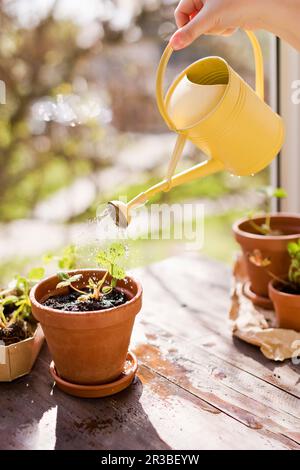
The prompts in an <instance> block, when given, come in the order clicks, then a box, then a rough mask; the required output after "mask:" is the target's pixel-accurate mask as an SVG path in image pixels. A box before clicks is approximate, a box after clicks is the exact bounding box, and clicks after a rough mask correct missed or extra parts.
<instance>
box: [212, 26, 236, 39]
mask: <svg viewBox="0 0 300 470" xmlns="http://www.w3.org/2000/svg"><path fill="white" fill-rule="evenodd" d="M236 31H237V28H227V29H225V28H212V29H211V30H210V31H208V32H207V33H206V34H207V35H208V36H225V37H226V36H232V34H234V33H235V32H236Z"/></svg>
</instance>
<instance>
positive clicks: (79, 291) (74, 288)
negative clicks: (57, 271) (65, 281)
mask: <svg viewBox="0 0 300 470" xmlns="http://www.w3.org/2000/svg"><path fill="white" fill-rule="evenodd" d="M70 287H71V289H73V290H75V291H76V292H78V294H83V295H86V292H84V291H83V290H80V289H77V287H75V286H73V284H70Z"/></svg>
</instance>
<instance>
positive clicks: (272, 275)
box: [267, 271, 291, 286]
mask: <svg viewBox="0 0 300 470" xmlns="http://www.w3.org/2000/svg"><path fill="white" fill-rule="evenodd" d="M267 273H268V274H269V276H271V277H272V278H273V279H274V280H275V281H278V282H281V284H284V285H285V286H290V285H291V283H290V282H288V281H285V280H284V279H281V278H280V277H278V276H276V275H275V274H273V273H272V272H271V271H267Z"/></svg>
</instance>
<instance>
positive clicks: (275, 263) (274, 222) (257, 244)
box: [233, 214, 300, 297]
mask: <svg viewBox="0 0 300 470" xmlns="http://www.w3.org/2000/svg"><path fill="white" fill-rule="evenodd" d="M253 221H254V222H255V223H256V224H258V225H261V224H262V223H264V221H265V217H263V216H262V217H255V218H253ZM271 227H272V229H273V230H279V231H280V232H282V233H283V235H280V236H264V235H259V234H257V233H256V232H255V229H254V228H253V227H252V226H251V224H250V221H249V219H242V220H239V221H238V222H236V223H235V224H234V225H233V232H234V235H235V239H236V241H237V242H238V243H239V244H240V246H241V248H242V251H243V254H244V258H245V262H246V266H247V272H248V276H249V279H250V282H251V290H252V292H253V293H254V294H256V295H257V296H260V297H268V295H269V292H268V284H269V282H270V281H271V277H270V276H269V274H268V271H269V272H272V273H273V274H275V275H277V276H279V277H286V275H287V273H288V269H289V265H290V258H289V255H288V252H287V246H288V244H289V243H290V242H291V241H296V240H298V239H299V238H300V216H298V215H294V214H272V215H271ZM254 250H260V251H261V253H262V256H263V257H264V258H269V259H270V261H271V264H270V265H269V266H268V267H267V268H262V267H259V266H255V265H254V264H253V263H251V262H250V260H249V255H250V254H251V253H253V251H254Z"/></svg>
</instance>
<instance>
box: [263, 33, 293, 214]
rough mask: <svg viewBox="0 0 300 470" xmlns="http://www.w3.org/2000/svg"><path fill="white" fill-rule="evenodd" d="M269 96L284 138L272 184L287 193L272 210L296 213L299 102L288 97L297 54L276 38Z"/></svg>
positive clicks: (291, 90) (274, 165) (273, 44)
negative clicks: (283, 132) (282, 128)
mask: <svg viewBox="0 0 300 470" xmlns="http://www.w3.org/2000/svg"><path fill="white" fill-rule="evenodd" d="M271 50H272V57H271V73H270V77H271V97H272V105H273V107H274V109H276V111H277V112H278V113H279V114H281V116H282V117H283V119H284V122H285V128H286V140H285V144H284V147H283V149H282V151H281V153H280V155H279V156H278V159H277V161H276V162H274V164H273V165H272V169H271V179H272V184H273V185H275V186H281V187H283V188H285V189H286V191H287V192H288V198H287V199H284V200H281V201H278V202H277V203H276V205H277V207H275V206H274V209H276V210H280V211H285V212H300V104H296V103H294V102H293V100H292V95H293V92H294V90H293V88H292V85H293V82H294V81H295V80H300V54H299V53H298V52H297V51H296V50H295V49H293V48H292V47H290V46H289V45H287V44H286V43H285V42H284V41H281V40H279V39H278V38H275V37H273V38H272V47H271Z"/></svg>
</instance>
